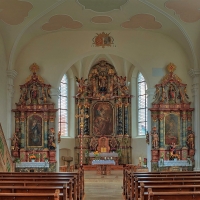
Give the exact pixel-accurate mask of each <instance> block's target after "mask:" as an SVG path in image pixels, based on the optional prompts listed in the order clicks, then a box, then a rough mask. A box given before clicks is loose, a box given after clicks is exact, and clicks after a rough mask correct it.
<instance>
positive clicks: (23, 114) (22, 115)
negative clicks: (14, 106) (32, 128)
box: [20, 112, 27, 149]
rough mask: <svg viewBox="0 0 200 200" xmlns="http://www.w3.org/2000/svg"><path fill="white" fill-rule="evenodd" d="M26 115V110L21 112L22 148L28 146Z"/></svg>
mask: <svg viewBox="0 0 200 200" xmlns="http://www.w3.org/2000/svg"><path fill="white" fill-rule="evenodd" d="M25 118H26V116H25V113H24V112H21V116H20V123H21V131H20V135H21V137H20V149H25V148H26V140H27V138H26V134H25V133H26V127H27V121H26V120H25Z"/></svg>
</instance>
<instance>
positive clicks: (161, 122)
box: [157, 111, 165, 148]
mask: <svg viewBox="0 0 200 200" xmlns="http://www.w3.org/2000/svg"><path fill="white" fill-rule="evenodd" d="M159 121H160V129H159V130H158V129H157V131H158V132H160V135H159V136H160V148H164V139H165V138H164V135H165V132H164V113H163V111H161V112H160V115H159Z"/></svg>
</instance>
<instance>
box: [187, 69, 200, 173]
mask: <svg viewBox="0 0 200 200" xmlns="http://www.w3.org/2000/svg"><path fill="white" fill-rule="evenodd" d="M189 75H190V76H191V77H192V80H193V83H192V94H193V100H194V108H195V109H194V112H193V121H194V123H193V130H194V133H195V151H196V153H195V156H194V159H195V168H194V170H195V171H199V170H200V157H199V153H200V146H199V144H200V135H199V130H200V123H199V119H200V105H199V102H200V91H199V89H200V87H199V83H200V80H199V78H200V76H199V75H200V70H194V69H190V70H189Z"/></svg>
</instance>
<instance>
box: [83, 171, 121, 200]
mask: <svg viewBox="0 0 200 200" xmlns="http://www.w3.org/2000/svg"><path fill="white" fill-rule="evenodd" d="M122 178H123V174H122V170H121V171H118V170H114V171H111V175H107V176H106V175H96V172H95V171H85V199H84V200H123V197H122V180H123V179H122Z"/></svg>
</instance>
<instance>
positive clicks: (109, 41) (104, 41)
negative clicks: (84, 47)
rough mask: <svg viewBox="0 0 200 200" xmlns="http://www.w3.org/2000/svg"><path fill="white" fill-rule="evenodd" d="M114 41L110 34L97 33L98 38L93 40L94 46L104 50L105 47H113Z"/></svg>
mask: <svg viewBox="0 0 200 200" xmlns="http://www.w3.org/2000/svg"><path fill="white" fill-rule="evenodd" d="M113 42H114V39H113V37H112V36H110V33H104V32H102V33H99V34H98V33H97V36H95V37H94V38H93V45H95V46H96V47H99V46H101V47H102V48H104V47H105V46H110V47H111V45H113V44H114V43H113Z"/></svg>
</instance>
